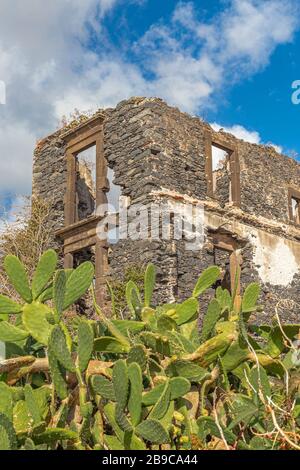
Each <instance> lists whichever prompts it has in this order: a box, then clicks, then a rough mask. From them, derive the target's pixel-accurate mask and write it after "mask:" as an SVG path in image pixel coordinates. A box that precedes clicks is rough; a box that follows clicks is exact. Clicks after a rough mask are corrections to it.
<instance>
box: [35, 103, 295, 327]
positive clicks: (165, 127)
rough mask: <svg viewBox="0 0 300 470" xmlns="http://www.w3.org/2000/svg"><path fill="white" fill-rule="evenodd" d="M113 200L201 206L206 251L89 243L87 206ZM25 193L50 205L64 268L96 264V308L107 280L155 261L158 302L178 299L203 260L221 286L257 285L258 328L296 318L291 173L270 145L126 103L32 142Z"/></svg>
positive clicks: (92, 210)
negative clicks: (83, 260) (84, 261)
mask: <svg viewBox="0 0 300 470" xmlns="http://www.w3.org/2000/svg"><path fill="white" fill-rule="evenodd" d="M93 152H94V153H93ZM92 154H93V156H94V163H93V164H91V159H90V156H91V155H92ZM87 155H88V156H89V159H88V160H86V158H87ZM119 195H122V196H124V197H125V199H124V198H123V199H124V200H125V201H126V204H127V206H128V208H129V209H134V208H138V207H139V206H140V205H141V204H143V205H148V206H149V204H151V203H152V204H155V203H156V204H157V203H159V202H160V203H168V204H169V205H170V207H179V206H180V207H181V208H182V207H184V206H195V207H196V206H197V205H199V204H201V205H202V206H203V207H204V222H205V236H204V243H203V244H202V245H201V246H200V247H199V249H196V250H195V249H194V250H189V249H186V240H185V236H184V234H183V237H182V238H181V239H174V237H170V239H164V238H163V237H160V238H159V239H158V238H157V237H151V233H150V234H149V233H148V235H147V233H146V236H145V230H144V234H143V236H142V237H140V239H139V237H137V239H134V240H132V239H131V238H129V237H127V238H123V237H120V236H119V239H118V238H117V239H116V240H114V241H113V242H110V237H109V235H108V237H107V239H106V240H104V239H99V237H97V235H96V227H97V224H98V223H99V221H101V220H102V217H103V214H101V213H99V212H98V211H97V210H96V208H97V207H98V206H99V205H101V204H103V203H106V202H109V203H110V204H112V205H114V206H115V207H116V201H117V200H118V197H119ZM33 196H38V197H41V198H44V199H46V200H48V201H49V202H50V203H51V205H52V208H53V213H54V217H53V218H52V220H51V223H50V226H49V230H51V231H52V232H53V239H54V240H55V243H60V244H61V245H62V246H63V250H64V262H65V266H66V267H72V266H74V264H76V263H78V262H79V261H80V256H81V254H83V255H84V256H87V254H89V253H90V256H92V258H93V259H94V260H95V266H96V280H95V286H96V293H97V297H98V299H99V302H100V303H101V302H102V301H103V299H104V298H105V285H106V279H107V277H108V276H110V277H117V278H118V277H120V278H121V277H122V274H123V273H124V270H125V269H126V267H127V266H130V265H131V264H146V263H148V262H149V261H152V262H153V263H154V264H155V265H156V267H157V270H158V288H157V292H156V296H157V299H158V300H163V301H174V300H175V299H185V298H187V297H188V296H189V295H190V293H191V291H192V289H193V286H194V284H195V282H196V280H197V278H198V276H199V274H200V273H201V272H202V271H203V270H204V269H205V268H206V267H208V266H210V265H212V264H217V265H219V266H220V267H222V270H223V279H222V280H221V281H220V284H221V285H223V286H224V287H227V288H229V289H231V288H232V284H233V279H234V276H235V271H236V269H237V265H238V264H239V265H240V266H241V284H242V287H243V286H245V285H246V284H248V283H249V282H252V281H259V283H260V284H261V285H262V294H261V299H260V300H261V303H262V305H264V312H262V313H261V319H262V321H266V319H268V318H272V317H273V315H274V313H275V310H276V308H278V311H279V312H280V315H281V316H282V318H283V320H287V319H288V320H289V321H299V314H300V309H299V303H300V295H299V294H300V276H299V264H300V225H299V224H300V212H299V211H300V165H299V163H297V162H296V161H295V160H293V159H291V158H288V157H286V156H284V155H281V154H279V153H277V152H276V151H275V149H274V148H273V147H271V146H262V145H256V144H250V143H247V142H244V141H242V140H239V139H237V138H235V137H234V136H233V135H230V134H227V133H225V132H223V131H219V132H215V131H214V130H213V129H212V128H211V126H210V125H209V124H207V123H205V122H204V121H203V120H202V119H200V118H199V117H192V116H190V115H188V114H186V113H182V112H180V111H179V110H178V109H176V108H173V107H170V106H168V105H167V104H166V103H165V102H163V101H162V100H160V99H156V98H155V99H148V98H132V99H130V100H128V101H123V102H121V103H120V104H119V105H118V106H116V108H114V109H106V110H100V111H99V112H97V113H96V114H95V115H94V116H93V117H91V118H89V119H87V120H86V121H84V122H81V123H79V124H78V125H72V126H69V127H65V128H63V129H61V130H59V131H57V132H55V133H54V134H52V135H50V136H48V137H46V138H45V139H43V140H42V141H41V142H39V144H38V146H37V148H36V150H35V155H34V170H33ZM133 212H134V211H133ZM174 212H175V210H174ZM149 217H150V215H149ZM129 218H130V216H129ZM170 218H171V222H172V217H170ZM171 225H172V224H171ZM142 228H143V227H142ZM146 231H148V228H147V229H146ZM210 294H211V292H208V293H207V294H206V296H207V297H208V296H210ZM206 300H207V298H205V297H204V298H203V305H204V304H205V302H206Z"/></svg>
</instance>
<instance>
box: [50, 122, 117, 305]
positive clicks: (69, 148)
mask: <svg viewBox="0 0 300 470" xmlns="http://www.w3.org/2000/svg"><path fill="white" fill-rule="evenodd" d="M103 121H104V116H103V115H98V116H97V117H95V118H92V119H89V120H88V121H86V122H84V123H83V124H81V125H80V126H78V127H77V128H76V129H75V130H71V131H68V132H67V133H65V134H63V135H62V139H63V140H64V142H65V143H66V159H67V186H66V194H65V199H64V207H65V209H64V225H65V226H64V228H62V229H60V230H58V231H57V232H56V235H57V236H58V237H59V238H60V239H62V240H63V250H64V267H65V268H66V269H68V268H73V266H74V254H75V253H76V252H78V251H81V250H83V249H85V248H88V247H92V246H94V247H95V294H96V299H97V302H98V303H99V304H101V303H102V301H103V300H104V295H105V294H104V292H105V285H106V279H105V274H106V272H107V268H108V254H107V253H108V246H107V241H106V240H100V239H99V238H98V237H97V225H98V223H99V222H100V221H101V220H102V218H103V217H104V215H103V214H102V215H97V213H96V215H92V216H89V217H88V218H86V219H84V220H80V221H78V220H76V213H77V210H76V209H77V201H76V178H77V164H76V159H77V155H78V154H79V153H81V152H83V151H84V150H87V149H88V148H90V147H93V146H96V208H97V207H98V206H99V205H102V204H107V195H106V193H107V192H108V191H109V181H108V179H107V161H106V159H105V157H104V129H103Z"/></svg>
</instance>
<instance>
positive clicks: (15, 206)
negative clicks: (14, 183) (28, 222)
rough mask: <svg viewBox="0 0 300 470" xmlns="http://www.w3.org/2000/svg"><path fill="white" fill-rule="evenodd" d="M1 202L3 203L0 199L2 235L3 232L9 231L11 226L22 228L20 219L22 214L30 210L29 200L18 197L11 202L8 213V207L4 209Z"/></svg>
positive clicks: (0, 229) (0, 228)
mask: <svg viewBox="0 0 300 470" xmlns="http://www.w3.org/2000/svg"><path fill="white" fill-rule="evenodd" d="M1 202H2V201H1V198H0V213H1V217H0V235H1V232H5V231H6V230H7V227H9V226H15V227H21V226H22V222H21V221H20V220H21V219H20V220H18V219H19V218H20V217H21V218H22V214H23V213H24V214H25V213H26V212H25V211H26V210H27V208H28V200H27V199H26V198H24V197H22V196H16V197H15V198H14V199H13V200H12V201H11V204H10V208H9V210H8V211H7V210H6V207H4V206H3V207H2V205H1ZM4 205H5V204H4Z"/></svg>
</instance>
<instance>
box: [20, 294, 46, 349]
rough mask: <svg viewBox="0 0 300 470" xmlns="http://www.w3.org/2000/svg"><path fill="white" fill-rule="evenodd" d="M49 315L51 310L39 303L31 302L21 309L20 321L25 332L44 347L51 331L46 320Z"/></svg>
mask: <svg viewBox="0 0 300 470" xmlns="http://www.w3.org/2000/svg"><path fill="white" fill-rule="evenodd" d="M49 314H52V310H51V309H50V308H49V307H47V305H44V304H41V303H39V302H33V303H32V304H30V305H25V307H24V308H23V315H22V320H23V323H24V326H25V328H26V330H27V331H28V332H29V333H30V334H31V336H32V337H33V338H34V339H36V340H37V341H38V342H39V343H42V344H45V345H47V344H48V339H49V336H50V333H51V331H52V329H53V326H52V325H50V323H49V322H48V320H47V318H48V316H49Z"/></svg>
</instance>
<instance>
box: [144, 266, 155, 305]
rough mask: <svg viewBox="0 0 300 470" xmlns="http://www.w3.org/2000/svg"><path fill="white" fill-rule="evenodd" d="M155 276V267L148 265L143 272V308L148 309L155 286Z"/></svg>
mask: <svg viewBox="0 0 300 470" xmlns="http://www.w3.org/2000/svg"><path fill="white" fill-rule="evenodd" d="M155 276H156V269H155V266H154V265H153V264H152V263H150V264H148V266H147V268H146V271H145V280H144V305H145V307H150V305H151V300H152V295H153V291H154V286H155Z"/></svg>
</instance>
